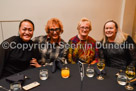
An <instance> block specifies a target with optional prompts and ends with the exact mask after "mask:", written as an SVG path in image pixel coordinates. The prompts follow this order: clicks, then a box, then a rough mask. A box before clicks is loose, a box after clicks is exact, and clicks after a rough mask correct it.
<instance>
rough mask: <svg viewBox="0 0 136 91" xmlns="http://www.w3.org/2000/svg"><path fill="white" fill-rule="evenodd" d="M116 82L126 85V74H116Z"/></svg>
mask: <svg viewBox="0 0 136 91" xmlns="http://www.w3.org/2000/svg"><path fill="white" fill-rule="evenodd" d="M117 82H118V84H119V85H123V86H124V85H126V84H127V76H126V75H125V73H124V72H122V71H121V72H119V74H118V76H117Z"/></svg>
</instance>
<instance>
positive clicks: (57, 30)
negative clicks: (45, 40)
mask: <svg viewBox="0 0 136 91" xmlns="http://www.w3.org/2000/svg"><path fill="white" fill-rule="evenodd" d="M49 31H51V32H54V31H56V32H59V31H60V28H55V29H53V28H51V29H49Z"/></svg>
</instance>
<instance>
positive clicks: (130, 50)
mask: <svg viewBox="0 0 136 91" xmlns="http://www.w3.org/2000/svg"><path fill="white" fill-rule="evenodd" d="M103 32H104V33H103V34H104V37H103V40H102V42H101V44H100V46H99V47H100V48H101V49H100V50H99V52H100V57H101V58H105V63H106V65H107V66H109V67H114V68H118V69H123V70H125V69H126V67H127V66H128V65H135V61H136V49H135V43H134V41H133V40H132V38H131V37H130V36H129V35H128V34H126V33H123V32H122V31H121V30H120V29H119V28H118V25H117V23H116V22H115V21H113V20H110V21H107V22H106V23H105V24H104V28H103Z"/></svg>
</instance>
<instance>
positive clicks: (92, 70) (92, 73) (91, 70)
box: [86, 65, 94, 78]
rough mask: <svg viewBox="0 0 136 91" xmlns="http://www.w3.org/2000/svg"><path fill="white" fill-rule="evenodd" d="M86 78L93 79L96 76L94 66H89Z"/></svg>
mask: <svg viewBox="0 0 136 91" xmlns="http://www.w3.org/2000/svg"><path fill="white" fill-rule="evenodd" d="M86 76H87V77H90V78H91V77H93V76H94V67H93V66H92V65H88V66H87V68H86Z"/></svg>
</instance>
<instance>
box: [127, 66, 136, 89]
mask: <svg viewBox="0 0 136 91" xmlns="http://www.w3.org/2000/svg"><path fill="white" fill-rule="evenodd" d="M126 76H127V78H128V80H129V81H128V85H127V86H125V88H126V89H127V90H133V89H134V88H133V87H132V86H131V85H130V80H132V79H133V78H134V77H135V67H133V66H128V67H127V69H126Z"/></svg>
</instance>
